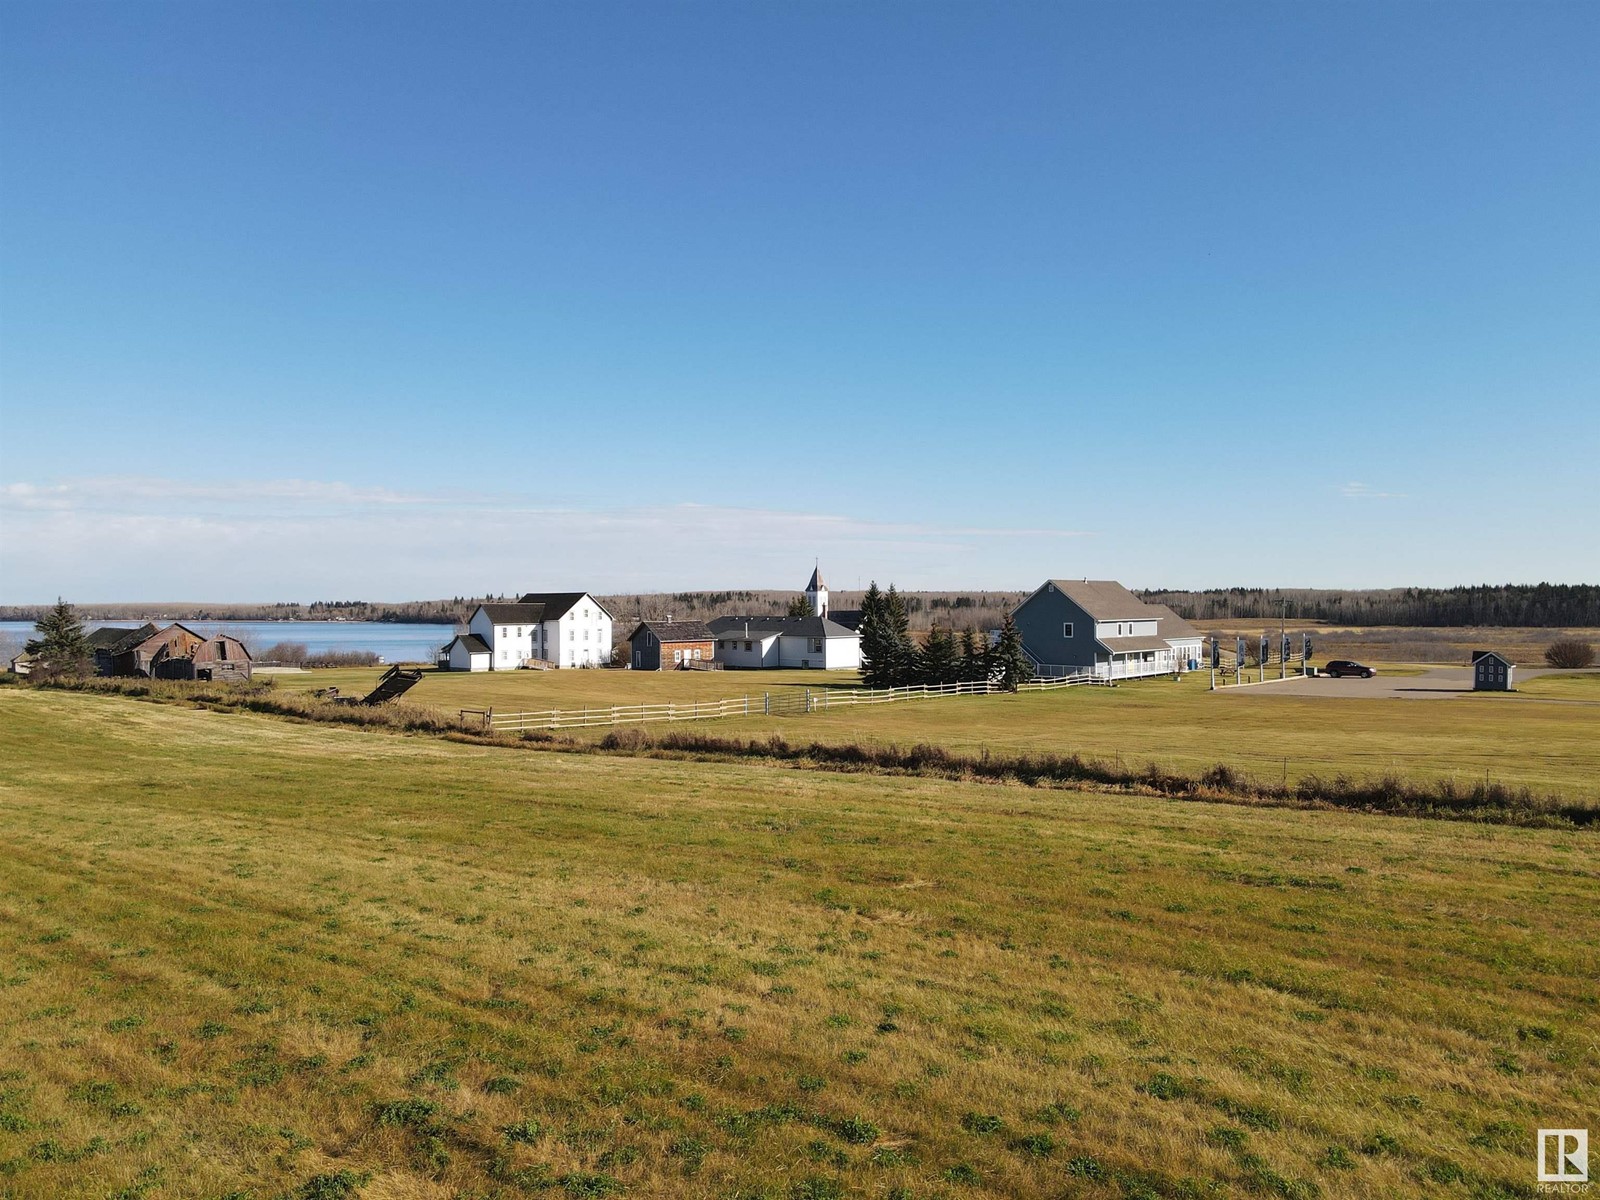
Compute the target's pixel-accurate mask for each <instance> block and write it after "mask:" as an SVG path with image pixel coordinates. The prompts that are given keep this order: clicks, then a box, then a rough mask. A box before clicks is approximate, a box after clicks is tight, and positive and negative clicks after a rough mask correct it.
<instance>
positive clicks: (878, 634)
mask: <svg viewBox="0 0 1600 1200" xmlns="http://www.w3.org/2000/svg"><path fill="white" fill-rule="evenodd" d="M1002 620H1003V622H1004V623H1003V625H1002V627H1001V632H1000V638H999V640H998V641H997V642H996V643H995V644H994V645H993V646H990V645H989V644H988V639H986V638H984V637H982V636H980V635H979V634H978V632H977V631H976V630H974V629H973V628H972V627H971V626H968V627H967V628H965V629H963V630H962V631H961V634H960V636H959V637H958V636H956V634H954V633H953V632H952V631H951V630H950V629H949V628H948V627H947V626H939V625H935V626H933V627H932V628H931V629H930V630H929V631H928V634H927V636H926V637H924V638H923V639H921V641H920V642H919V641H918V640H917V639H915V638H913V637H912V636H911V618H910V615H909V613H908V612H907V611H906V603H905V598H904V597H903V596H902V595H901V594H900V593H899V592H898V591H897V590H896V589H895V586H894V584H892V583H891V584H890V585H889V590H888V591H886V592H880V591H879V590H878V584H877V582H876V581H874V582H873V584H872V586H871V587H869V588H868V589H867V591H866V593H865V595H863V597H862V601H861V681H862V682H863V683H864V684H866V685H867V686H868V687H869V688H890V687H907V686H909V685H912V684H945V683H981V682H983V681H984V680H988V681H990V682H992V683H995V684H997V685H999V686H1000V687H1003V688H1006V689H1007V690H1009V691H1015V690H1016V689H1017V685H1018V684H1021V683H1025V682H1026V681H1027V680H1028V679H1030V678H1032V676H1033V670H1032V668H1031V667H1030V666H1029V665H1028V659H1027V655H1025V654H1024V653H1023V651H1022V637H1021V635H1020V634H1018V633H1017V627H1016V625H1015V624H1014V623H1013V622H1012V620H1011V615H1010V614H1009V613H1007V614H1006V615H1005V616H1004V617H1003V618H1002Z"/></svg>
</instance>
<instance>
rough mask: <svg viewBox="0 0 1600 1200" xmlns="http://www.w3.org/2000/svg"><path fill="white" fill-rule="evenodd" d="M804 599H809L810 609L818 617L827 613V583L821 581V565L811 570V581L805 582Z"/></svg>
mask: <svg viewBox="0 0 1600 1200" xmlns="http://www.w3.org/2000/svg"><path fill="white" fill-rule="evenodd" d="M806 599H807V600H809V601H811V611H812V612H814V613H816V614H817V616H819V617H825V616H827V615H828V585H827V584H825V583H823V582H822V567H821V566H820V565H819V566H817V567H815V568H814V569H813V570H812V572H811V582H810V583H808V584H806Z"/></svg>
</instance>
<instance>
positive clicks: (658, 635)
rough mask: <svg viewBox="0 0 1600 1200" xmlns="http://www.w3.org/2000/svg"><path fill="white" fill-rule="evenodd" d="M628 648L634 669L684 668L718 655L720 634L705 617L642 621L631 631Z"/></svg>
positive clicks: (707, 661)
mask: <svg viewBox="0 0 1600 1200" xmlns="http://www.w3.org/2000/svg"><path fill="white" fill-rule="evenodd" d="M628 651H629V657H628V664H629V666H631V667H632V668H633V669H634V670H635V671H666V670H674V671H677V670H683V669H685V668H686V667H692V666H693V665H694V664H695V663H701V662H703V663H710V662H711V661H712V660H713V659H715V658H716V653H717V635H716V634H714V633H712V632H711V627H710V626H708V625H706V624H705V623H704V622H703V621H674V620H673V619H672V618H671V617H668V618H667V619H666V620H665V621H640V622H639V627H638V628H637V629H635V630H634V631H633V632H632V633H631V634H629V635H628Z"/></svg>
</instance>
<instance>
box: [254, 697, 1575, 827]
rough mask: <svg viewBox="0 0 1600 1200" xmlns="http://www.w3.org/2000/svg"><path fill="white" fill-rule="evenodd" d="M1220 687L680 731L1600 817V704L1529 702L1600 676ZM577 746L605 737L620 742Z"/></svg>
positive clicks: (878, 711)
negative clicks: (1346, 691) (1484, 791)
mask: <svg viewBox="0 0 1600 1200" xmlns="http://www.w3.org/2000/svg"><path fill="white" fill-rule="evenodd" d="M1402 669H1403V668H1402ZM378 674H379V671H376V670H360V671H354V670H352V671H315V672H306V673H305V674H303V675H287V676H278V677H277V679H278V682H277V684H276V686H278V687H282V688H286V689H291V690H304V689H307V688H311V687H317V686H327V684H328V683H329V682H334V683H337V684H338V685H339V686H340V687H341V689H342V690H343V691H344V692H345V694H347V695H351V694H356V693H357V692H361V691H364V690H365V689H367V688H369V687H370V686H371V683H372V681H375V680H376V678H377V676H378ZM1580 680H1581V681H1580ZM1208 681H1209V676H1208V674H1207V673H1206V672H1197V673H1195V674H1191V675H1188V676H1185V678H1184V679H1183V681H1182V682H1181V683H1174V682H1172V680H1171V679H1151V680H1142V681H1135V682H1131V683H1125V684H1122V685H1120V686H1118V687H1115V688H1101V687H1094V688H1087V687H1084V688H1067V689H1061V690H1057V691H1052V692H1031V693H1024V694H1021V695H1016V696H1001V695H996V696H958V697H947V698H941V699H935V700H926V701H920V700H919V701H910V702H902V703H895V704H881V705H871V706H867V705H862V706H855V707H844V708H841V709H839V710H838V711H827V712H818V713H813V714H811V715H810V716H788V717H762V718H739V719H727V720H714V721H696V722H694V723H692V724H685V725H682V726H677V727H679V728H685V729H693V730H695V731H697V732H702V733H707V734H726V735H730V736H731V735H739V736H766V735H768V734H772V733H777V734H780V735H782V736H783V737H785V738H787V739H789V740H791V741H796V742H808V741H819V742H851V741H859V742H863V743H872V744H898V745H903V746H909V745H915V744H916V743H918V742H927V743H931V744H936V745H941V746H945V747H948V748H950V749H954V750H961V751H965V752H971V753H981V752H982V751H983V750H986V749H987V750H990V751H992V752H1005V753H1013V752H1018V751H1028V752H1037V753H1052V754H1068V753H1078V754H1082V755H1084V756H1086V757H1096V758H1104V759H1108V760H1112V761H1116V760H1120V761H1122V762H1123V763H1125V764H1130V765H1133V766H1136V767H1142V766H1143V765H1145V764H1146V763H1149V762H1154V763H1157V764H1158V765H1160V766H1162V767H1164V768H1167V769H1171V770H1181V771H1191V772H1197V771H1205V770H1209V769H1210V768H1212V767H1214V766H1216V765H1217V764H1218V763H1225V764H1227V765H1229V766H1231V767H1233V768H1235V769H1238V770H1242V771H1245V772H1247V773H1249V774H1251V775H1254V776H1258V777H1260V778H1263V779H1272V780H1278V779H1282V778H1283V777H1284V776H1285V775H1286V776H1287V777H1288V778H1289V779H1290V780H1295V779H1299V778H1302V777H1304V776H1307V775H1322V776H1335V775H1339V774H1346V775H1351V776H1356V777H1372V776H1381V775H1384V774H1388V773H1395V774H1399V775H1404V776H1408V777H1411V778H1418V779H1435V778H1451V777H1453V778H1455V779H1457V780H1459V781H1461V782H1471V781H1474V780H1480V779H1485V778H1488V779H1491V780H1494V781H1496V782H1501V783H1508V784H1513V785H1518V786H1527V787H1530V788H1533V789H1534V790H1536V791H1540V792H1554V793H1558V794H1560V795H1562V796H1565V797H1568V798H1574V799H1589V800H1593V801H1594V802H1595V803H1597V804H1600V706H1593V707H1591V706H1584V705H1555V704H1533V703H1526V702H1524V701H1526V700H1528V699H1532V698H1536V697H1538V696H1567V697H1572V698H1582V697H1586V696H1588V697H1592V698H1596V699H1600V674H1595V675H1588V676H1583V677H1577V676H1574V677H1571V679H1570V680H1569V679H1555V680H1552V679H1550V677H1545V678H1543V679H1538V680H1530V681H1528V682H1527V684H1526V685H1525V688H1526V691H1527V695H1526V696H1523V695H1518V696H1504V695H1477V696H1473V695H1462V696H1458V697H1455V698H1452V699H1449V700H1437V699H1428V700H1411V699H1374V700H1362V699H1343V698H1340V699H1331V698H1316V697H1289V696H1280V695H1273V694H1272V692H1271V688H1270V687H1267V688H1243V689H1240V690H1239V691H1237V692H1218V693H1212V692H1210V691H1209V690H1208V689H1207V684H1208ZM855 682H856V679H855V675H854V674H853V673H849V674H845V673H840V672H827V673H826V674H824V673H823V672H819V671H770V672H769V671H749V672H745V671H726V672H724V671H717V672H701V671H667V672H635V671H553V672H536V671H506V672H489V673H481V674H468V673H466V672H449V671H443V672H429V673H428V674H427V675H426V676H424V678H423V681H422V682H421V683H420V684H419V685H418V686H417V687H416V688H415V689H414V690H413V691H412V692H411V693H410V694H409V695H408V696H407V701H408V702H410V703H415V704H419V705H424V706H427V707H433V708H437V709H441V710H443V711H446V712H449V713H451V714H452V715H454V714H455V713H456V712H457V711H458V710H459V709H460V708H463V707H476V708H486V707H490V706H493V707H494V708H495V709H496V711H498V712H516V711H523V710H544V709H550V708H561V709H568V710H578V711H581V710H582V709H583V708H584V707H585V706H589V707H593V708H606V707H609V706H610V705H613V704H616V705H631V704H640V703H647V704H664V703H668V702H671V703H677V704H687V703H690V702H692V701H694V700H714V699H721V698H723V697H729V696H739V695H747V694H749V695H754V696H756V697H759V696H760V695H761V693H762V692H763V691H769V692H772V693H774V694H777V693H779V692H792V691H794V690H796V689H803V688H810V689H812V690H813V691H821V690H822V689H824V688H828V687H839V688H850V687H853V686H854V685H855ZM667 727H668V726H667V725H666V723H662V722H658V723H654V724H652V725H650V726H649V728H651V729H654V730H658V731H659V730H661V729H664V728H667ZM566 732H567V733H568V734H569V736H575V737H580V738H589V739H597V738H600V737H603V736H604V735H605V733H606V732H607V731H606V730H605V729H603V728H601V729H589V730H568V731H566Z"/></svg>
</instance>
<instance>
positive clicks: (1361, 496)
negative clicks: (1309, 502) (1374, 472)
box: [1339, 482, 1406, 500]
mask: <svg viewBox="0 0 1600 1200" xmlns="http://www.w3.org/2000/svg"><path fill="white" fill-rule="evenodd" d="M1339 494H1340V495H1341V496H1343V497H1344V498H1345V499H1346V500H1404V499H1406V493H1404V492H1384V491H1379V490H1378V489H1377V488H1375V487H1373V486H1372V485H1371V484H1369V483H1356V482H1351V483H1346V484H1343V485H1341V486H1340V488H1339Z"/></svg>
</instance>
